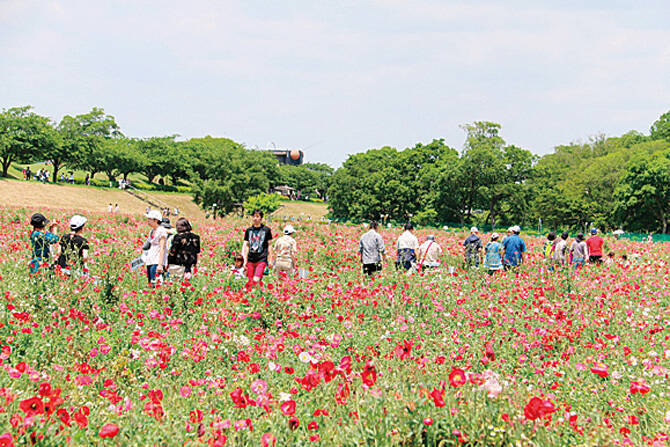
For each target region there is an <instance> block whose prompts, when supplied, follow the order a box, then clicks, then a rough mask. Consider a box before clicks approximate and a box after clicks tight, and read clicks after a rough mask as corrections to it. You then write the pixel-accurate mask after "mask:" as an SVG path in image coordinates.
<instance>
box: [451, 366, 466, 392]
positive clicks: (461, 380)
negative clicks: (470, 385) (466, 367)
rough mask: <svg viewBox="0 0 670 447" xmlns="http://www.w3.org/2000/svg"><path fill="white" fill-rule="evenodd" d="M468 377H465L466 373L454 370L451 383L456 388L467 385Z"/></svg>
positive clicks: (457, 369) (458, 369)
mask: <svg viewBox="0 0 670 447" xmlns="http://www.w3.org/2000/svg"><path fill="white" fill-rule="evenodd" d="M467 381H468V380H467V377H466V376H465V371H463V370H462V369H460V368H453V369H452V370H451V372H450V373H449V383H450V384H451V386H453V387H454V388H458V387H459V386H463V385H465V384H466V383H467Z"/></svg>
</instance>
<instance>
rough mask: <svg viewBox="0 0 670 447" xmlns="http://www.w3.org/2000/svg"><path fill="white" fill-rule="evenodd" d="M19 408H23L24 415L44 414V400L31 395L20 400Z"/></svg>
mask: <svg viewBox="0 0 670 447" xmlns="http://www.w3.org/2000/svg"><path fill="white" fill-rule="evenodd" d="M19 408H20V409H21V410H23V412H24V413H25V414H26V416H35V415H36V414H44V402H42V399H40V398H39V397H31V398H30V399H26V400H22V401H21V403H19Z"/></svg>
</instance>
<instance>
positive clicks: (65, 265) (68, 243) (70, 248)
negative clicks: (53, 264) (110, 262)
mask: <svg viewBox="0 0 670 447" xmlns="http://www.w3.org/2000/svg"><path fill="white" fill-rule="evenodd" d="M86 222H87V219H86V218H85V217H84V216H80V215H78V214H77V215H74V216H72V219H70V232H69V233H68V234H65V235H63V237H61V239H60V244H59V245H60V250H59V256H58V261H57V264H58V266H59V267H60V271H61V273H63V274H64V275H66V276H70V275H71V274H72V270H73V269H81V271H82V272H83V273H84V274H86V273H88V270H87V268H86V264H87V262H88V261H89V256H88V251H89V250H90V247H89V245H88V241H87V240H86V238H84V237H83V236H82V232H83V231H84V225H86Z"/></svg>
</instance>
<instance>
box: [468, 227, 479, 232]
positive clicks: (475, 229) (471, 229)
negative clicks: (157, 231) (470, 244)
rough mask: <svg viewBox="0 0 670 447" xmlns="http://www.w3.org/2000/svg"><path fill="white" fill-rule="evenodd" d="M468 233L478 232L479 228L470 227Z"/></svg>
mask: <svg viewBox="0 0 670 447" xmlns="http://www.w3.org/2000/svg"><path fill="white" fill-rule="evenodd" d="M470 233H479V230H478V229H477V227H472V228H470Z"/></svg>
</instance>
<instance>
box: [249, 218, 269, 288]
mask: <svg viewBox="0 0 670 447" xmlns="http://www.w3.org/2000/svg"><path fill="white" fill-rule="evenodd" d="M251 220H252V225H251V226H250V227H249V228H247V229H246V231H245V232H244V243H243V244H242V257H243V258H244V267H245V269H246V272H247V278H248V279H249V281H248V282H247V288H251V287H256V286H259V285H261V279H263V274H264V273H265V268H266V267H267V266H268V261H270V260H272V246H271V245H270V241H271V240H272V231H271V230H270V228H269V227H267V226H265V225H264V224H263V211H261V210H259V209H256V210H254V211H253V212H252V213H251Z"/></svg>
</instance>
